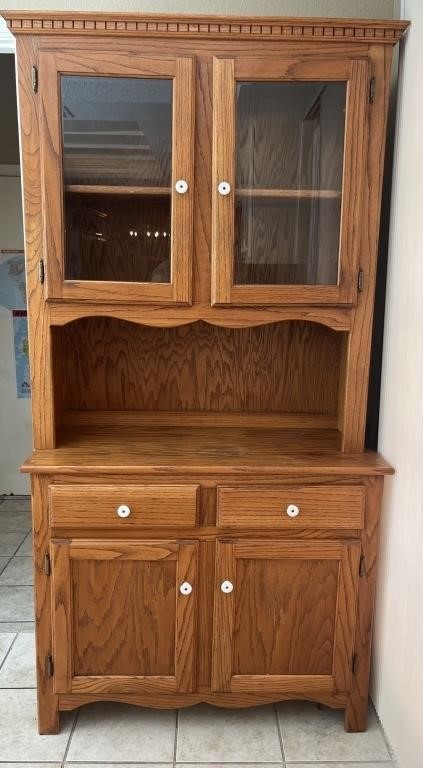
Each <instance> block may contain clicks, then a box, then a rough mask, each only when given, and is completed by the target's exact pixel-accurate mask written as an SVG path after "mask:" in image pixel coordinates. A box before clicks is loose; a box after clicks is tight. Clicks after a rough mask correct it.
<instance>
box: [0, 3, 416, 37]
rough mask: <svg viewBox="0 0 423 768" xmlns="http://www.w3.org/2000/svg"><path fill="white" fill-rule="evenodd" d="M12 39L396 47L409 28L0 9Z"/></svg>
mask: <svg viewBox="0 0 423 768" xmlns="http://www.w3.org/2000/svg"><path fill="white" fill-rule="evenodd" d="M0 13H1V15H2V16H3V17H4V18H5V20H6V22H7V26H8V27H9V29H10V31H11V32H12V33H13V34H15V35H21V34H32V35H41V34H42V35H45V34H54V35H56V34H59V35H63V34H65V35H66V34H68V35H71V34H75V33H76V34H78V35H79V34H83V35H96V34H100V35H103V34H116V33H118V34H119V35H128V36H134V37H160V36H163V35H166V36H169V37H175V38H193V39H200V38H209V39H213V38H214V39H219V40H220V39H238V40H239V39H257V38H258V39H261V40H278V39H283V40H304V39H307V40H316V41H321V40H331V41H334V40H339V41H340V42H342V41H348V42H360V43H362V42H363V41H365V42H369V43H371V42H374V43H386V44H390V45H395V43H396V42H397V41H398V40H399V39H400V38H401V37H402V35H403V34H404V32H405V30H406V29H407V27H408V26H409V22H408V21H402V20H401V21H399V20H392V19H388V20H386V19H342V18H336V19H330V18H300V17H291V18H285V17H278V16H272V17H260V16H246V17H244V16H208V15H188V14H187V15H168V14H142V15H141V14H133V13H100V12H98V13H77V12H74V11H72V12H62V11H54V12H48V11H44V12H34V11H0Z"/></svg>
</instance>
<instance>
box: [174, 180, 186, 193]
mask: <svg viewBox="0 0 423 768" xmlns="http://www.w3.org/2000/svg"><path fill="white" fill-rule="evenodd" d="M175 189H176V191H177V192H179V194H180V195H184V194H185V192H188V182H187V181H185V179H178V181H177V182H176V184H175Z"/></svg>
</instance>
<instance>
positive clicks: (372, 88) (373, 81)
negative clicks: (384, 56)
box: [369, 77, 376, 104]
mask: <svg viewBox="0 0 423 768" xmlns="http://www.w3.org/2000/svg"><path fill="white" fill-rule="evenodd" d="M375 91H376V78H375V77H371V78H370V83H369V101H370V104H373V102H374V100H375Z"/></svg>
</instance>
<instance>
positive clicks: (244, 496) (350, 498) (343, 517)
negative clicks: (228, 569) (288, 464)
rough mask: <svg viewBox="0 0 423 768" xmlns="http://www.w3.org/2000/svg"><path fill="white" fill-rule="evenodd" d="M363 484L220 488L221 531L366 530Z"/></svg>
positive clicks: (218, 508) (218, 490)
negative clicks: (255, 529) (222, 529)
mask: <svg viewBox="0 0 423 768" xmlns="http://www.w3.org/2000/svg"><path fill="white" fill-rule="evenodd" d="M364 501H365V491H364V488H363V486H360V485H339V486H336V487H334V486H326V485H307V486H304V485H303V486H301V485H290V486H273V487H270V486H260V487H259V486H250V487H247V486H237V487H220V488H218V489H217V525H218V526H219V527H221V528H362V527H363V523H364Z"/></svg>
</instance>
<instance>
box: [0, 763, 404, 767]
mask: <svg viewBox="0 0 423 768" xmlns="http://www.w3.org/2000/svg"><path fill="white" fill-rule="evenodd" d="M1 768H3V766H1ZM231 768H232V766H231ZM286 768H395V766H394V764H393V763H362V762H359V763H286Z"/></svg>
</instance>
